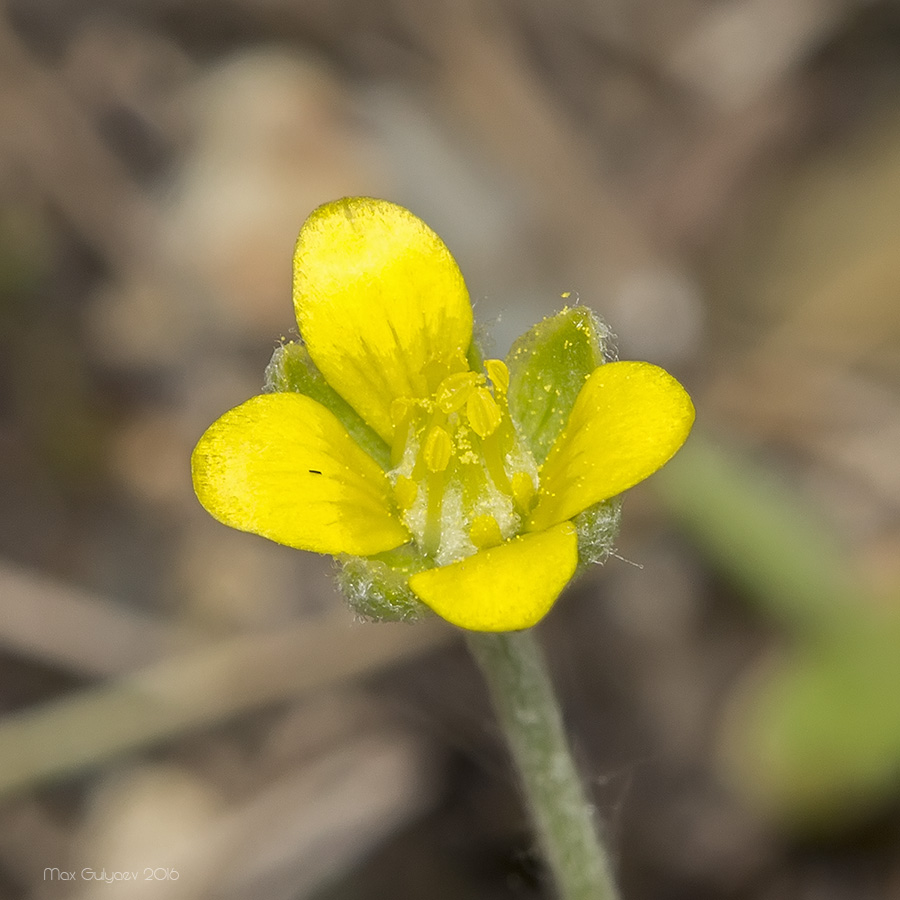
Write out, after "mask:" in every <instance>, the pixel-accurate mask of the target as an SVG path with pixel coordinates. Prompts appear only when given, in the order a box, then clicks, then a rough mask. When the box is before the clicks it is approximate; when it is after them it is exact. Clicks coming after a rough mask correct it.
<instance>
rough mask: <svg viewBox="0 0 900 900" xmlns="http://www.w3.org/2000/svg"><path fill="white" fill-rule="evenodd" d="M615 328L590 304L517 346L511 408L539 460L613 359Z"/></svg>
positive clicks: (552, 320)
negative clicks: (590, 381)
mask: <svg viewBox="0 0 900 900" xmlns="http://www.w3.org/2000/svg"><path fill="white" fill-rule="evenodd" d="M609 338H610V333H609V330H608V329H607V328H606V327H605V326H604V325H603V323H602V322H601V321H600V320H599V319H598V318H597V316H596V315H594V313H593V312H591V310H589V309H588V308H587V307H585V306H575V307H571V308H569V307H566V308H565V309H563V310H562V312H559V313H557V314H556V315H555V316H550V317H549V318H546V319H544V320H543V321H542V322H538V324H537V325H535V326H534V327H533V328H532V329H531V330H530V331H526V332H525V334H523V335H522V336H521V337H520V338H518V340H516V342H515V343H514V344H513V345H512V349H511V350H510V351H509V355H508V356H507V357H506V365H507V366H508V368H509V411H510V415H511V416H512V418H513V421H514V422H515V423H516V425H517V426H518V428H519V431H520V433H521V434H522V437H523V438H524V439H525V441H526V442H527V443H528V445H529V447H530V449H531V452H532V453H533V454H534V457H535V459H536V460H537V461H538V463H542V462H543V461H544V459H545V458H546V457H547V454H548V453H549V452H550V448H551V447H552V446H553V442H554V441H555V440H556V438H557V437H558V435H559V433H560V432H561V431H562V430H563V427H564V426H565V424H566V422H567V421H568V418H569V413H570V412H571V411H572V406H573V404H574V403H575V398H576V397H577V396H578V392H579V391H580V390H581V388H582V386H583V385H584V382H585V380H586V379H587V377H588V376H589V375H590V374H591V372H593V371H594V369H596V368H597V366H599V365H601V364H602V363H604V362H605V361H606V359H607V354H606V345H607V343H608V341H609Z"/></svg>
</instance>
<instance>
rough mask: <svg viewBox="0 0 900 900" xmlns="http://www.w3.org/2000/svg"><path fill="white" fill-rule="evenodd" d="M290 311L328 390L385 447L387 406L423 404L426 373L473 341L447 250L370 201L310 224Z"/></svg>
mask: <svg viewBox="0 0 900 900" xmlns="http://www.w3.org/2000/svg"><path fill="white" fill-rule="evenodd" d="M294 309H295V311H296V314H297V323H298V325H299V326H300V334H301V336H302V337H303V340H304V341H305V342H306V345H307V347H308V348H309V353H310V356H311V357H312V358H313V361H314V362H315V364H316V365H317V366H318V367H319V369H320V371H321V372H322V374H323V375H324V376H325V378H326V379H327V380H328V383H329V384H330V385H331V386H332V387H333V388H335V390H337V392H338V393H339V394H341V396H342V397H343V398H344V399H345V400H346V401H347V402H348V403H349V404H350V405H351V406H352V407H353V408H354V409H355V410H356V411H357V412H358V413H359V414H360V415H361V416H362V417H363V418H364V419H365V420H366V422H367V423H368V424H369V425H371V426H372V428H374V429H375V431H377V432H378V433H379V434H380V435H381V437H382V438H384V439H385V440H387V441H390V439H391V432H392V425H391V416H390V410H391V403H392V402H393V400H394V399H395V398H397V397H424V396H426V393H427V392H428V385H426V382H425V377H424V376H423V374H422V372H423V369H424V368H425V366H426V365H428V364H435V365H434V366H432V368H435V367H436V368H438V369H440V367H441V366H442V364H446V363H447V362H448V361H449V360H451V359H454V358H457V357H459V356H460V355H464V354H465V353H466V352H467V350H468V348H469V343H470V342H471V339H472V306H471V303H470V301H469V293H468V291H467V289H466V285H465V282H464V281H463V277H462V274H461V273H460V271H459V267H458V266H457V265H456V261H455V260H454V259H453V257H452V256H451V255H450V251H449V250H448V249H447V247H446V246H445V245H444V242H443V241H442V240H441V239H440V238H439V237H438V236H437V235H436V234H435V233H434V232H433V231H432V230H431V229H430V228H429V227H428V226H427V225H426V224H425V223H424V222H422V221H421V219H419V218H417V217H416V216H415V215H413V214H412V213H411V212H410V211H409V210H407V209H404V208H403V207H402V206H397V205H396V204H393V203H388V202H387V201H384V200H374V199H371V198H368V197H351V198H345V199H343V200H338V201H335V202H334V203H328V204H326V205H325V206H320V207H319V208H318V209H317V210H315V212H313V213H312V215H311V216H310V217H309V218H308V219H307V220H306V223H305V224H304V225H303V228H302V229H301V231H300V236H299V238H298V239H297V247H296V250H295V252H294ZM444 374H446V373H444ZM432 387H433V386H432Z"/></svg>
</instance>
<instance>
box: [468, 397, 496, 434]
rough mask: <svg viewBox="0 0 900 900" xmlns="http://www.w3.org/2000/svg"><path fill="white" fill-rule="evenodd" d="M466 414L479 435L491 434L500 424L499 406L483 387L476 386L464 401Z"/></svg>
mask: <svg viewBox="0 0 900 900" xmlns="http://www.w3.org/2000/svg"><path fill="white" fill-rule="evenodd" d="M466 416H467V418H468V420H469V424H470V425H471V426H472V430H473V431H474V432H475V433H476V434H477V435H478V436H479V437H480V438H486V437H489V436H490V435H492V434H493V433H494V432H495V431H496V430H497V426H498V425H499V424H500V419H501V415H500V407H499V406H497V404H496V402H495V401H494V398H493V397H492V396H491V392H490V391H489V390H488V389H487V388H485V387H479V388H476V389H475V390H474V391H472V393H471V394H470V395H469V399H468V400H467V401H466Z"/></svg>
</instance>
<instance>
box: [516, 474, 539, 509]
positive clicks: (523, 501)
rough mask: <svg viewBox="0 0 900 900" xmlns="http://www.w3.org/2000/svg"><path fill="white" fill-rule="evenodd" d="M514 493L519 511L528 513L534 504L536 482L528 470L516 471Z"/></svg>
mask: <svg viewBox="0 0 900 900" xmlns="http://www.w3.org/2000/svg"><path fill="white" fill-rule="evenodd" d="M511 483H512V495H513V500H515V503H516V506H517V507H518V508H519V512H521V513H522V514H523V515H526V516H527V515H528V513H530V512H531V510H532V507H533V506H534V500H535V490H534V482H533V481H532V480H531V476H530V475H529V474H528V473H527V472H516V473H515V474H514V475H513V477H512V482H511Z"/></svg>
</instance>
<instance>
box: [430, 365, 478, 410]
mask: <svg viewBox="0 0 900 900" xmlns="http://www.w3.org/2000/svg"><path fill="white" fill-rule="evenodd" d="M477 383H478V376H477V375H476V374H475V373H474V372H457V373H456V374H455V375H448V376H447V377H446V378H445V379H444V380H443V381H442V382H441V383H440V385H439V386H438V389H437V393H436V394H435V400H436V401H437V405H438V407H440V409H441V410H443V411H444V412H445V413H447V414H448V415H449V414H450V413H454V412H456V411H457V410H459V409H462V407H463V405H464V404H465V402H466V400H468V399H469V396H470V394H471V393H472V390H473V388H474V387H475V385H476V384H477Z"/></svg>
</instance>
